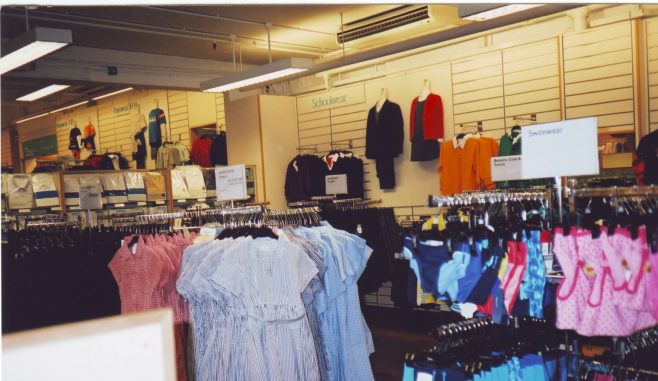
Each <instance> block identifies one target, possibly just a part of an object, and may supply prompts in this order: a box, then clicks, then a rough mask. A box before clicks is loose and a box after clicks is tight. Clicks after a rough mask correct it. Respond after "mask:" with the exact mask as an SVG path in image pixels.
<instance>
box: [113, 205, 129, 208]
mask: <svg viewBox="0 0 658 381" xmlns="http://www.w3.org/2000/svg"><path fill="white" fill-rule="evenodd" d="M114 206H115V207H117V208H123V207H124V206H126V204H114Z"/></svg>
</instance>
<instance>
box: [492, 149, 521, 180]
mask: <svg viewBox="0 0 658 381" xmlns="http://www.w3.org/2000/svg"><path fill="white" fill-rule="evenodd" d="M491 178H492V179H493V181H507V180H518V179H521V178H523V173H522V168H521V155H512V156H499V157H492V158H491Z"/></svg>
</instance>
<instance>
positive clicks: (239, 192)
mask: <svg viewBox="0 0 658 381" xmlns="http://www.w3.org/2000/svg"><path fill="white" fill-rule="evenodd" d="M215 182H216V184H217V201H231V200H244V199H247V198H249V195H247V177H246V175H245V165H244V164H238V165H229V166H228V167H215Z"/></svg>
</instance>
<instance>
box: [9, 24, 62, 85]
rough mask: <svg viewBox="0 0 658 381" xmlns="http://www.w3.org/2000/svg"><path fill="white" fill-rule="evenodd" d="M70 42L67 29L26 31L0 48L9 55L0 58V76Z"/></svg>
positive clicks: (38, 28)
mask: <svg viewBox="0 0 658 381" xmlns="http://www.w3.org/2000/svg"><path fill="white" fill-rule="evenodd" d="M71 42H73V37H72V34H71V31H70V30H68V29H56V28H41V27H37V28H34V29H33V30H28V31H27V32H25V33H23V34H21V35H20V36H18V37H16V38H14V39H13V40H11V41H9V42H8V43H7V44H6V46H3V47H2V50H3V52H11V53H9V54H6V55H3V56H2V58H0V74H4V73H6V72H8V71H10V70H13V69H16V68H17V67H21V66H23V65H25V64H27V63H30V62H32V61H34V60H36V59H38V58H40V57H43V56H45V55H46V54H50V53H52V52H54V51H56V50H59V49H61V48H63V47H65V46H66V45H68V44H70V43H71Z"/></svg>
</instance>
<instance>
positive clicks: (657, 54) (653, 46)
mask: <svg viewBox="0 0 658 381" xmlns="http://www.w3.org/2000/svg"><path fill="white" fill-rule="evenodd" d="M646 31H647V36H646V39H647V70H648V72H649V131H656V130H658V17H654V18H651V19H649V20H647V28H646Z"/></svg>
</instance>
